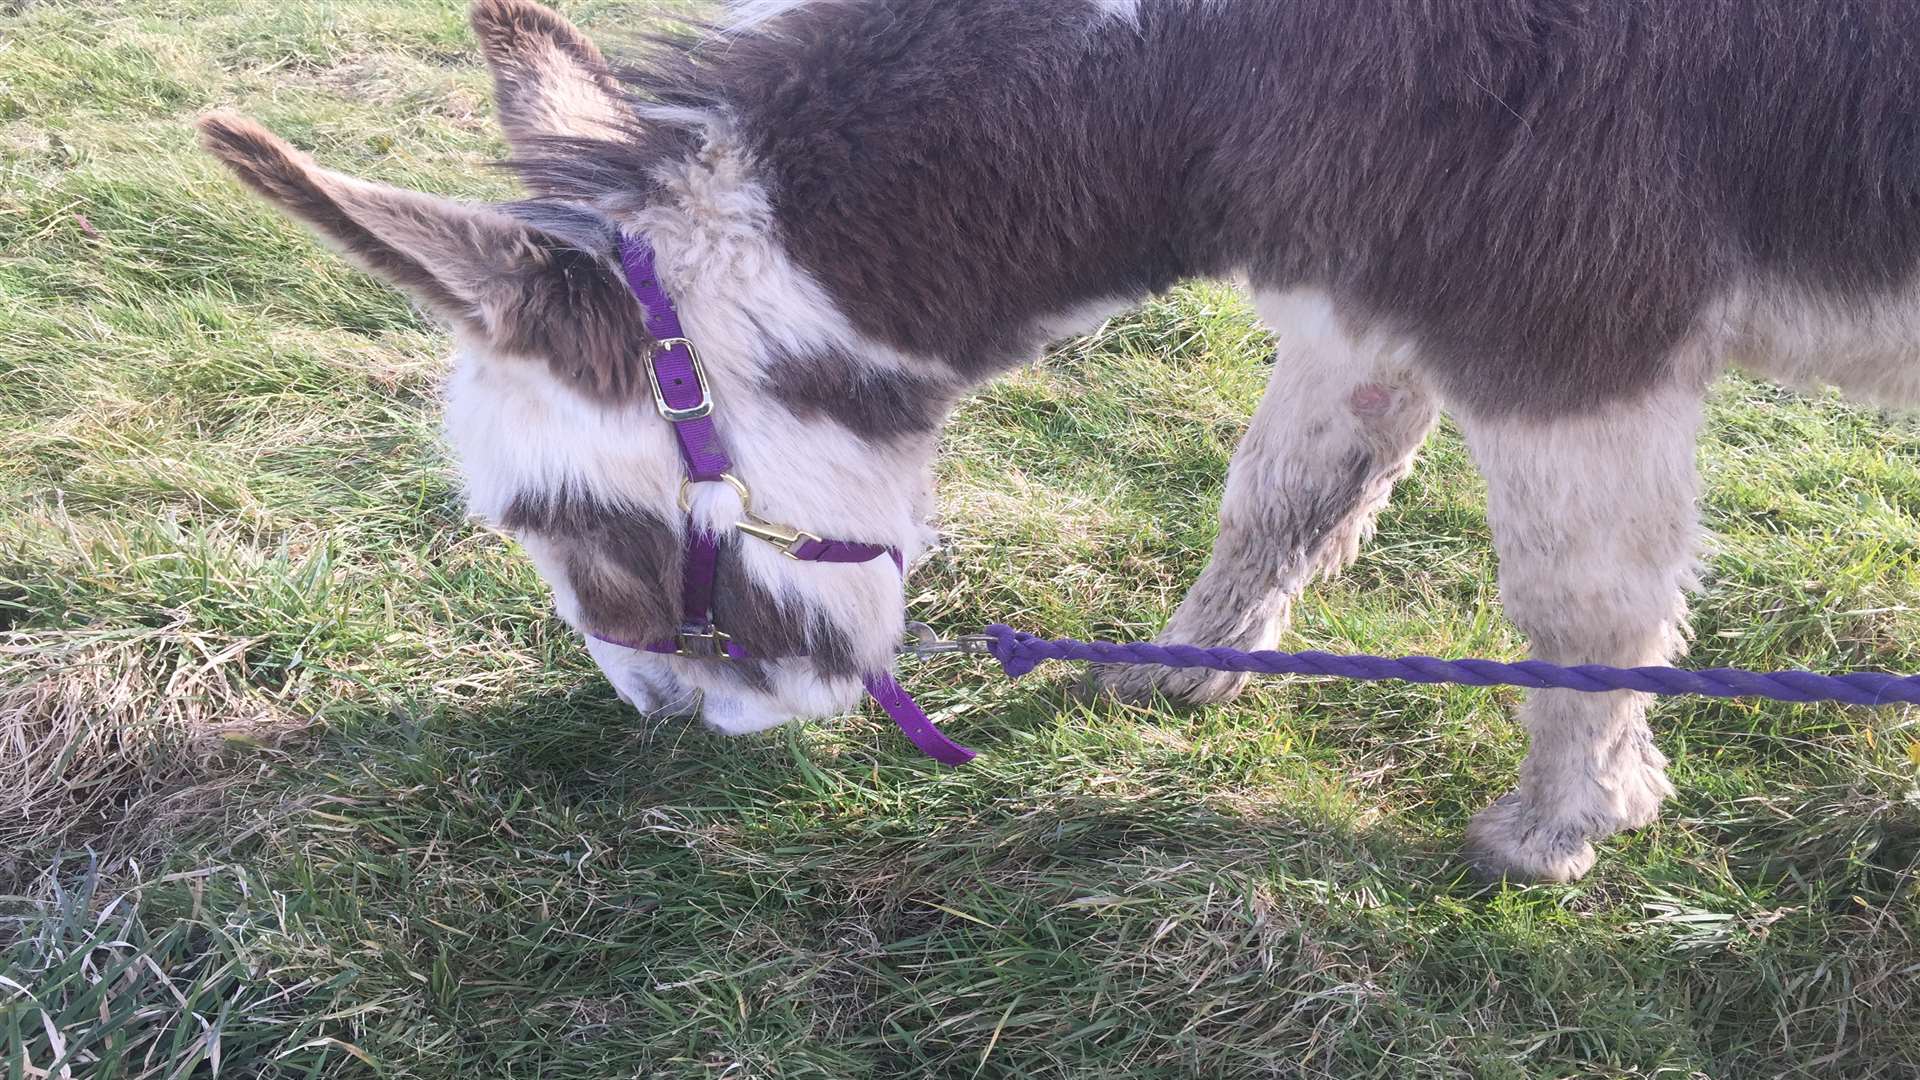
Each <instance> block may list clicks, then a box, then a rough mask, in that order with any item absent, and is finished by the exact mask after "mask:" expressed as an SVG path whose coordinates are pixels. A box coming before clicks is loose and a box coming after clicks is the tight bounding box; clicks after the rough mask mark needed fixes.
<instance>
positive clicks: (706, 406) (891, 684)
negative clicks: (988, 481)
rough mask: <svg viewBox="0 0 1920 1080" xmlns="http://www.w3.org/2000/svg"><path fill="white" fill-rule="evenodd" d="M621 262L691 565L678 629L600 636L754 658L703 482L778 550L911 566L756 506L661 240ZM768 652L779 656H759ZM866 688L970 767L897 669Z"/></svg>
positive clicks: (706, 655) (927, 741) (748, 531)
mask: <svg viewBox="0 0 1920 1080" xmlns="http://www.w3.org/2000/svg"><path fill="white" fill-rule="evenodd" d="M620 265H621V267H622V268H623V269H624V270H625V271H626V275H627V287H628V288H630V289H632V290H633V295H634V298H635V299H636V300H638V301H640V308H641V311H642V312H643V313H644V320H645V323H646V328H647V333H648V334H649V335H651V336H652V338H653V340H654V342H655V346H654V349H653V353H652V355H651V356H649V357H648V358H647V379H648V382H649V383H650V384H651V386H652V389H653V405H654V408H655V410H657V411H658V412H659V413H660V416H661V418H662V419H664V420H666V421H667V422H668V423H669V424H671V425H673V434H674V439H675V441H676V442H677V443H678V444H679V446H680V459H681V461H682V462H683V463H684V464H685V465H686V470H687V475H686V479H684V480H682V481H681V483H680V509H681V510H682V512H684V513H686V514H687V525H686V552H685V555H686V558H685V562H686V568H685V571H684V574H683V576H682V578H681V581H680V628H679V630H678V631H677V632H676V633H675V634H674V636H673V637H671V638H668V639H665V640H662V641H655V642H651V643H639V644H633V643H628V642H624V641H617V640H615V639H613V638H609V637H604V636H602V635H600V634H594V635H593V636H594V637H596V638H599V639H600V640H601V641H605V642H607V643H609V644H612V645H619V646H622V647H624V648H629V649H636V650H640V651H643V652H650V653H662V654H667V655H672V656H684V657H689V658H693V659H701V660H746V659H751V658H752V656H751V654H749V653H748V652H747V651H746V650H745V649H743V648H741V647H740V646H739V645H738V644H736V643H735V642H734V641H733V639H732V638H731V637H730V636H728V635H727V634H726V633H725V632H724V631H722V630H720V629H719V628H718V627H717V626H715V625H714V621H713V594H714V578H715V573H716V571H717V570H718V568H719V564H720V539H719V537H717V536H715V535H714V534H713V533H711V532H709V531H707V529H706V528H705V527H704V526H702V525H700V524H699V523H697V522H696V521H695V520H694V518H693V513H692V503H691V500H690V498H689V496H690V495H691V492H692V488H693V485H695V484H708V483H723V484H726V485H728V486H730V487H732V488H733V490H734V492H735V493H736V494H738V495H739V496H740V508H741V518H740V520H739V521H738V522H737V523H735V525H734V528H736V529H737V530H739V531H740V532H741V533H744V534H745V535H747V536H751V537H753V538H755V539H758V540H763V541H765V542H767V543H770V544H772V545H773V546H775V547H777V548H779V549H780V551H781V553H782V554H784V555H786V556H787V557H788V558H789V559H794V560H796V561H798V562H821V563H864V562H871V561H873V560H874V559H878V558H880V557H882V556H887V557H890V558H891V559H892V560H893V565H894V567H895V568H896V569H898V570H899V571H900V572H901V574H902V575H904V574H905V573H906V568H905V564H904V563H903V561H902V558H901V554H900V549H898V548H895V547H889V546H887V545H884V544H862V543H856V542H854V541H851V540H827V539H823V538H821V537H819V536H815V535H814V534H813V533H810V532H807V531H805V530H802V529H796V528H793V527H791V526H788V525H781V524H778V523H776V522H772V521H768V520H766V519H765V518H763V517H760V516H759V515H758V514H755V513H754V512H753V495H752V492H751V491H749V490H748V488H747V485H746V484H745V483H743V482H742V481H741V480H740V478H739V477H737V476H735V475H733V472H732V469H733V459H731V458H729V457H728V456H727V452H726V449H725V448H724V447H723V446H721V444H720V433H719V431H718V430H717V429H716V428H715V427H714V423H713V412H714V405H713V392H712V390H711V388H710V387H709V386H708V385H707V376H706V372H705V370H704V369H702V367H701V365H700V353H699V352H698V351H697V350H696V349H695V348H694V344H693V342H692V341H690V340H688V338H687V337H686V335H685V332H684V331H683V330H682V328H681V326H680V313H679V312H678V311H676V310H675V309H674V306H673V301H672V300H671V299H670V298H669V297H668V296H667V293H666V289H665V288H664V287H663V286H662V285H661V284H660V276H659V274H658V273H657V272H656V270H655V267H654V252H653V245H651V244H649V243H647V241H646V240H644V239H642V238H639V237H634V236H629V235H628V234H626V233H624V232H622V233H621V234H620ZM761 659H777V658H776V657H761ZM863 682H864V684H865V686H866V689H867V693H868V695H869V696H871V697H872V698H873V700H874V701H875V702H876V703H878V704H879V706H880V707H881V708H882V709H884V710H886V713H887V715H888V716H890V717H892V718H893V720H894V722H895V723H897V724H899V725H900V730H901V731H903V732H905V733H906V735H907V738H909V739H911V740H913V744H914V745H915V746H917V747H919V748H920V751H921V752H922V753H924V754H926V755H927V756H928V757H931V758H933V759H934V760H936V761H939V762H941V763H943V764H946V765H964V764H966V763H967V762H968V761H969V760H971V759H972V758H973V756H974V754H973V751H972V750H969V749H967V748H966V747H964V746H961V745H960V744H959V743H956V742H954V741H953V740H952V739H949V738H947V736H946V735H945V734H943V733H942V732H941V731H940V729H939V728H937V727H935V726H934V724H933V721H932V720H931V719H929V718H928V717H927V714H926V712H925V711H923V710H922V709H921V708H920V706H919V705H918V704H916V703H915V702H914V700H913V698H912V696H910V695H909V694H908V693H907V692H906V691H905V690H903V689H902V688H901V687H900V684H899V683H898V682H896V681H894V678H893V675H892V673H891V672H887V671H879V672H872V673H869V674H867V675H866V676H864V678H863Z"/></svg>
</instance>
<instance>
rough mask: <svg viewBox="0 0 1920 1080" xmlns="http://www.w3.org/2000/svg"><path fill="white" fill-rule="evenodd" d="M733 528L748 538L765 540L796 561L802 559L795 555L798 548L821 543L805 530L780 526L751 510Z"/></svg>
mask: <svg viewBox="0 0 1920 1080" xmlns="http://www.w3.org/2000/svg"><path fill="white" fill-rule="evenodd" d="M733 527H734V528H736V529H739V530H740V531H741V532H743V533H746V534H747V535H748V536H752V537H757V538H758V539H761V540H765V541H766V542H767V543H769V544H772V545H773V546H774V547H777V548H779V549H780V554H782V555H785V556H786V557H787V558H789V559H793V560H796V561H797V560H798V559H799V558H800V556H798V555H796V554H794V550H795V549H796V548H799V547H800V546H801V545H803V544H806V543H809V542H811V543H815V544H817V543H820V542H821V540H820V538H819V537H817V536H815V535H813V534H812V533H810V532H808V531H806V530H805V529H796V528H794V527H793V526H791V525H780V524H777V523H775V522H771V521H768V520H767V519H766V518H763V517H761V516H759V515H758V514H755V513H754V512H753V511H751V510H748V511H746V516H745V517H743V518H741V519H740V520H739V521H737V522H735V523H734V526H733Z"/></svg>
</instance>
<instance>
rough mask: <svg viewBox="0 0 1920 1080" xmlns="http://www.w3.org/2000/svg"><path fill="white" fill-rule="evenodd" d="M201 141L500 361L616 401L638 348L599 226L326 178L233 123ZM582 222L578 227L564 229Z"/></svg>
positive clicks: (216, 122)
mask: <svg viewBox="0 0 1920 1080" xmlns="http://www.w3.org/2000/svg"><path fill="white" fill-rule="evenodd" d="M200 137H201V141H202V142H203V143H204V144H205V145H206V148H207V150H208V151H210V152H211V153H212V154H213V155H214V156H215V157H217V158H219V159H220V160H221V161H222V162H225V163H226V165H227V167H228V168H230V169H232V170H233V172H234V175H236V176H238V177H239V178H240V181H241V182H242V183H244V184H246V185H247V186H248V187H250V188H252V189H253V190H254V191H255V192H257V193H259V195H260V196H261V197H262V198H264V199H266V200H267V201H268V202H270V203H272V204H274V205H275V206H277V207H279V208H280V209H281V210H283V211H285V212H286V213H287V214H289V215H291V216H293V217H295V218H298V219H299V220H300V221H302V222H304V223H306V224H307V225H308V226H309V227H310V228H312V229H313V231H314V232H316V233H319V234H320V236H321V238H322V239H324V240H326V241H328V242H329V243H331V244H332V245H333V246H334V247H335V248H338V249H339V250H340V251H341V252H342V253H344V254H345V255H346V256H347V257H348V258H349V259H352V260H353V261H354V262H356V263H358V264H359V265H360V266H361V267H363V268H365V269H366V270H367V271H369V272H371V273H373V274H377V275H379V276H380V277H383V278H385V279H387V280H388V281H390V282H392V283H393V284H394V285H397V286H399V287H400V288H401V289H403V290H405V291H407V292H409V293H412V294H413V295H414V296H415V297H417V298H418V299H419V300H420V301H421V303H423V304H425V305H426V306H427V307H428V308H429V309H430V310H432V311H433V312H435V313H436V314H438V315H440V316H441V317H442V318H445V319H447V320H448V321H449V322H451V323H453V324H454V325H455V327H456V328H458V329H463V330H466V331H467V332H469V333H473V334H476V335H480V336H482V337H483V338H484V339H485V340H486V341H488V342H489V343H490V344H491V345H492V346H493V347H494V348H496V349H499V350H501V351H503V352H505V353H508V354H512V355H518V356H525V357H537V358H540V359H542V360H545V361H546V363H547V364H548V365H549V366H550V367H552V368H553V370H554V372H555V373H556V374H557V375H559V376H561V377H562V378H563V379H565V380H567V382H568V383H569V384H570V385H573V386H575V387H576V388H578V389H579V390H581V391H582V392H583V393H588V394H591V395H595V396H597V397H601V398H611V399H619V400H625V399H627V398H629V397H632V396H633V395H635V394H636V393H638V392H639V388H640V387H642V386H644V379H643V378H642V377H641V376H638V375H636V374H635V372H636V371H637V370H638V369H637V368H636V367H635V365H634V364H633V363H632V362H631V359H630V357H631V354H632V352H633V350H634V348H635V345H636V343H644V342H645V341H647V340H648V338H647V334H646V327H645V324H644V321H643V319H642V317H641V314H640V307H639V305H637V304H635V303H634V302H633V297H632V296H631V295H630V294H629V293H628V292H627V286H626V282H625V278H624V277H623V276H622V274H621V273H620V270H619V268H618V266H617V263H616V262H615V260H616V258H617V254H616V251H615V245H616V244H617V235H618V234H617V233H616V232H615V231H614V228H613V226H612V224H611V223H610V222H607V221H606V220H605V219H603V218H599V217H597V216H595V215H593V214H592V213H591V212H590V211H586V210H584V209H581V208H578V207H575V208H572V209H569V208H568V206H567V204H563V203H555V204H551V205H528V206H524V207H522V208H521V210H522V212H523V213H525V214H526V215H528V216H529V217H538V216H541V215H545V216H547V217H549V218H552V219H553V224H554V225H555V228H553V229H549V228H543V227H538V226H536V225H534V224H530V223H529V222H528V221H523V220H521V218H520V217H515V216H511V215H509V214H507V213H503V212H502V211H500V210H497V209H494V208H491V207H486V206H475V205H472V204H469V203H461V202H454V201H453V200H451V199H441V198H436V197H434V196H432V195H422V194H420V193H418V192H413V191H402V190H400V189H399V188H391V187H385V186H383V185H380V184H370V183H367V182H366V181H364V180H355V179H354V178H352V177H350V176H342V175H341V174H339V173H336V172H330V171H328V170H326V169H322V168H320V167H319V166H318V165H316V164H314V163H313V161H312V159H310V158H308V157H307V156H306V155H305V154H302V153H300V152H299V151H298V150H295V149H294V148H293V147H291V146H288V145H287V144H286V143H284V142H281V141H280V139H278V138H277V137H275V136H274V134H273V133H272V132H270V131H268V130H267V129H266V128H263V127H261V126H260V125H259V124H256V123H254V122H253V121H251V120H247V119H245V118H243V117H238V116H230V115H218V114H216V115H213V116H208V117H204V118H203V119H201V121H200ZM575 219H579V220H575Z"/></svg>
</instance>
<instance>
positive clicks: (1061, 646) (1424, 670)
mask: <svg viewBox="0 0 1920 1080" xmlns="http://www.w3.org/2000/svg"><path fill="white" fill-rule="evenodd" d="M981 637H982V638H983V639H984V642H983V645H984V648H982V649H981V650H980V651H983V652H987V653H990V654H991V655H992V656H993V658H994V659H995V660H998V661H999V662H1000V666H1001V667H1002V668H1003V669H1005V671H1006V673H1007V674H1008V675H1009V676H1010V677H1012V678H1016V679H1017V678H1019V677H1020V676H1022V675H1025V674H1026V673H1028V672H1030V671H1032V670H1033V669H1034V668H1035V667H1037V666H1039V664H1040V663H1041V662H1042V661H1045V660H1083V661H1088V662H1090V663H1095V664H1157V665H1161V666H1164V667H1176V668H1207V669H1211V670H1213V671H1246V672H1252V673H1256V674H1265V675H1327V676H1333V677H1335V678H1341V679H1359V680H1363V681H1369V682H1378V681H1382V680H1399V681H1402V682H1417V683H1454V684H1458V685H1461V686H1523V687H1527V688H1528V689H1533V690H1547V689H1554V690H1578V691H1581V692H1583V693H1589V694H1598V693H1606V692H1608V691H1613V690H1638V691H1640V692H1642V693H1647V694H1700V695H1705V696H1707V697H1722V698H1732V697H1763V698H1771V699H1773V700H1775V701H1802V702H1804V701H1841V702H1846V703H1847V704H1849V705H1867V706H1878V705H1893V704H1897V703H1901V702H1913V703H1920V675H1889V674H1886V673H1885V672H1878V671H1852V672H1847V673H1845V674H1841V675H1822V674H1819V673H1818V672H1813V671H1773V672H1759V671H1744V670H1742V669H1740V668H1707V669H1704V670H1699V671H1689V670H1687V669H1685V668H1671V667H1632V668H1617V667H1608V666H1606V665H1604V664H1580V665H1577V666H1574V667H1563V666H1561V665H1559V664H1549V663H1547V662H1546V661H1544V660H1521V661H1518V662H1516V663H1510V664H1509V663H1501V662H1500V661H1497V660H1441V659H1438V658H1436V657H1432V656H1403V657H1398V658H1393V657H1385V656H1340V655H1336V654H1334V653H1324V652H1315V651H1308V652H1277V651H1273V650H1266V651H1261V652H1242V651H1241V650H1239V649H1225V648H1215V649H1203V648H1200V647H1199V646H1196V645H1154V644H1150V643H1147V642H1136V643H1133V644H1125V645H1122V644H1115V643H1113V642H1106V641H1074V640H1072V639H1071V638H1042V637H1036V636H1035V635H1033V634H1028V633H1024V632H1022V631H1019V630H1015V629H1013V628H1012V627H1010V626H1001V625H999V624H995V625H993V626H989V627H987V629H986V631H985V632H984V633H983V634H982V635H981Z"/></svg>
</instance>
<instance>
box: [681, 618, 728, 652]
mask: <svg viewBox="0 0 1920 1080" xmlns="http://www.w3.org/2000/svg"><path fill="white" fill-rule="evenodd" d="M732 643H733V638H731V637H729V636H728V635H727V634H726V633H725V632H724V631H722V630H720V629H719V628H717V627H713V626H709V627H706V628H705V629H700V628H698V627H687V626H683V627H681V628H680V632H679V633H677V634H675V635H673V655H675V656H685V657H688V658H691V659H694V660H731V659H733V657H732V656H731V655H729V654H728V653H727V646H728V645H730V644H732Z"/></svg>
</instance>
